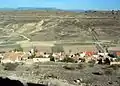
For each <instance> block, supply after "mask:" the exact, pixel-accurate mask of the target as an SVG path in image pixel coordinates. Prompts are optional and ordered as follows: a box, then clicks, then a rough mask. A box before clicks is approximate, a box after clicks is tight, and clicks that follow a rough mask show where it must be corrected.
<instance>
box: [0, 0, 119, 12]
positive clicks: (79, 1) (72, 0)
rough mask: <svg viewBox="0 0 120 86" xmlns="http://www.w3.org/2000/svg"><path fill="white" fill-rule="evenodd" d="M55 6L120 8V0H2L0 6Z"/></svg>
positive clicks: (62, 7) (59, 7)
mask: <svg viewBox="0 0 120 86" xmlns="http://www.w3.org/2000/svg"><path fill="white" fill-rule="evenodd" d="M17 7H40V8H45V7H55V8H58V9H81V10H118V9H120V0H0V8H17Z"/></svg>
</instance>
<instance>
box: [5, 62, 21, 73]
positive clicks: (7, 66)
mask: <svg viewBox="0 0 120 86" xmlns="http://www.w3.org/2000/svg"><path fill="white" fill-rule="evenodd" d="M18 65H19V64H17V63H5V64H3V66H4V70H8V71H15V69H16V67H17V66H18Z"/></svg>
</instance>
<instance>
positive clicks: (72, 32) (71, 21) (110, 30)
mask: <svg viewBox="0 0 120 86" xmlns="http://www.w3.org/2000/svg"><path fill="white" fill-rule="evenodd" d="M88 28H95V31H96V32H97V34H98V36H99V39H101V40H114V39H119V36H120V12H114V13H113V12H107V11H106V12H105V11H104V12H103V11H99V12H97V11H94V12H90V11H89V12H82V13H79V12H68V11H54V10H53V11H50V10H41V11H39V10H23V11H21V10H19V11H16V10H14V11H0V40H1V41H3V40H4V41H23V40H31V41H54V40H77V41H80V40H92V36H91V34H90V33H89V32H88Z"/></svg>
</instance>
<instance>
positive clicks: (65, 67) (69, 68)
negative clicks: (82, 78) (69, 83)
mask: <svg viewBox="0 0 120 86" xmlns="http://www.w3.org/2000/svg"><path fill="white" fill-rule="evenodd" d="M63 68H64V69H67V70H75V68H74V67H72V66H67V65H66V66H63Z"/></svg>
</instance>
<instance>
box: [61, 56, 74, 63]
mask: <svg viewBox="0 0 120 86" xmlns="http://www.w3.org/2000/svg"><path fill="white" fill-rule="evenodd" d="M62 62H72V63H74V62H75V60H74V59H73V58H69V57H66V58H64V59H63V60H62Z"/></svg>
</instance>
